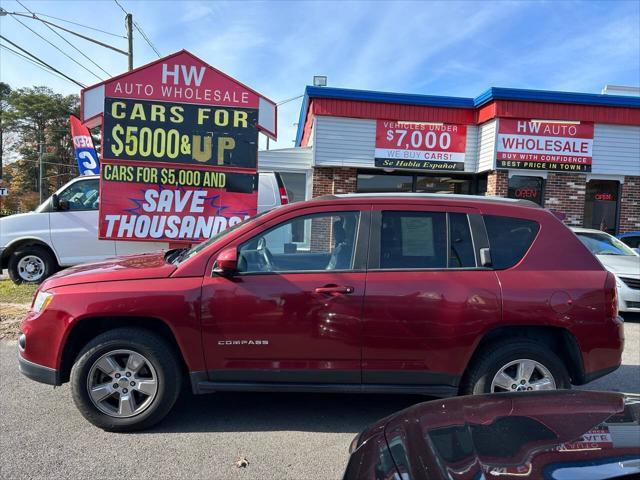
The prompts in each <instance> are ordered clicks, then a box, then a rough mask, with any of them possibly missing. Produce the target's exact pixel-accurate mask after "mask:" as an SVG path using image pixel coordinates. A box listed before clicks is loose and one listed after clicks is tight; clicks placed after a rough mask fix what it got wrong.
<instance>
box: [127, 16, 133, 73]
mask: <svg viewBox="0 0 640 480" xmlns="http://www.w3.org/2000/svg"><path fill="white" fill-rule="evenodd" d="M126 22H127V40H128V42H129V53H128V55H127V57H129V71H131V70H133V15H132V14H131V13H127V19H126Z"/></svg>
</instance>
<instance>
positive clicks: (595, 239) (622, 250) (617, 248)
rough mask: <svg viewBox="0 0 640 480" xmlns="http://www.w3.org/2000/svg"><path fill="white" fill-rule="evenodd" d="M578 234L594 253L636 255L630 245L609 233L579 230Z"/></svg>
mask: <svg viewBox="0 0 640 480" xmlns="http://www.w3.org/2000/svg"><path fill="white" fill-rule="evenodd" d="M576 235H578V238H579V239H580V241H581V242H582V243H584V244H585V246H586V247H587V248H588V249H589V250H591V253H593V254H594V255H620V256H632V257H635V256H636V253H635V252H634V251H633V250H631V248H630V247H628V246H627V245H625V244H624V243H622V242H621V241H620V240H618V239H617V238H615V237H612V236H611V235H609V234H606V233H596V232H593V233H591V232H577V233H576Z"/></svg>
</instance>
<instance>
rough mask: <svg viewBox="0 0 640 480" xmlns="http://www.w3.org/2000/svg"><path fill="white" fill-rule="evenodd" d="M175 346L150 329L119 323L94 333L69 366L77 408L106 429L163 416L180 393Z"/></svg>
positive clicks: (130, 426)
mask: <svg viewBox="0 0 640 480" xmlns="http://www.w3.org/2000/svg"><path fill="white" fill-rule="evenodd" d="M181 380H182V377H181V371H180V366H179V364H178V361H177V359H176V355H175V354H174V353H173V349H172V348H171V346H170V345H168V344H167V342H166V341H164V339H162V338H161V337H158V336H156V335H154V334H153V333H151V332H148V331H146V330H141V329H134V328H120V329H116V330H111V331H108V332H106V333H103V334H101V335H99V336H97V337H96V338H94V339H93V340H92V341H91V342H89V344H88V345H87V346H86V347H85V348H84V349H83V350H82V352H81V353H80V355H79V356H78V358H77V360H76V362H75V364H74V365H73V368H72V370H71V379H70V381H71V391H72V395H73V400H74V402H75V404H76V406H77V407H78V409H79V410H80V413H82V415H83V416H84V417H85V418H86V419H87V420H89V421H90V422H91V423H93V424H94V425H95V426H97V427H100V428H102V429H104V430H109V431H132V430H139V429H144V428H148V427H150V426H152V425H154V424H155V423H157V422H159V421H160V420H162V419H163V418H164V417H165V416H166V415H167V413H169V411H170V410H171V408H172V407H173V404H174V403H175V401H176V399H177V397H178V393H179V392H180V384H181Z"/></svg>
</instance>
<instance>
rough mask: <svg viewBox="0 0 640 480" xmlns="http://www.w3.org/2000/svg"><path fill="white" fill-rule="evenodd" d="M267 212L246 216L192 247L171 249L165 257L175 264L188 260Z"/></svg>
mask: <svg viewBox="0 0 640 480" xmlns="http://www.w3.org/2000/svg"><path fill="white" fill-rule="evenodd" d="M265 213H267V211H264V212H260V213H258V214H257V215H255V216H253V217H249V218H245V219H244V220H242V221H241V222H239V223H236V224H235V225H233V226H232V227H229V228H227V229H226V230H222V231H221V232H219V233H217V234H215V235H214V236H213V237H211V238H209V239H207V240H205V241H204V242H202V243H199V244H197V245H194V246H193V247H191V248H182V249H179V250H177V251H176V250H171V251H170V252H167V253H168V254H167V256H166V257H165V258H166V260H167V261H168V262H170V263H174V264H178V263H182V262H184V261H185V260H188V259H189V258H191V257H194V256H195V255H197V254H198V253H200V252H201V251H202V250H204V249H205V248H207V247H208V246H209V245H211V244H212V243H213V242H216V241H218V240H220V239H221V238H222V237H224V236H225V235H228V234H229V233H231V232H233V231H234V230H236V229H238V228H240V227H241V226H242V225H245V224H247V223H249V222H251V221H253V220H256V219H257V218H260V217H261V216H262V215H264V214H265Z"/></svg>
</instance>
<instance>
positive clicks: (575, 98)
mask: <svg viewBox="0 0 640 480" xmlns="http://www.w3.org/2000/svg"><path fill="white" fill-rule="evenodd" d="M313 98H326V99H334V100H346V101H360V102H374V103H397V104H404V105H417V106H427V107H444V108H463V109H477V108H480V107H482V106H483V105H486V104H488V103H490V102H493V101H495V100H507V101H520V102H540V103H556V104H557V103H560V104H569V105H590V106H602V107H625V108H640V97H634V96H627V95H608V94H601V93H578V92H558V91H552V90H529V89H522V88H503V87H491V88H488V89H487V90H485V91H484V92H482V93H481V94H480V95H478V96H477V97H475V98H467V97H448V96H439V95H422V94H414V93H394V92H379V91H373V90H354V89H348V88H335V87H312V86H310V85H308V86H307V87H306V88H305V93H304V99H303V101H302V107H301V109H300V118H299V121H298V131H297V135H296V145H300V142H301V141H302V135H303V133H304V127H305V123H306V120H307V110H308V108H309V105H310V100H311V99H313Z"/></svg>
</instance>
